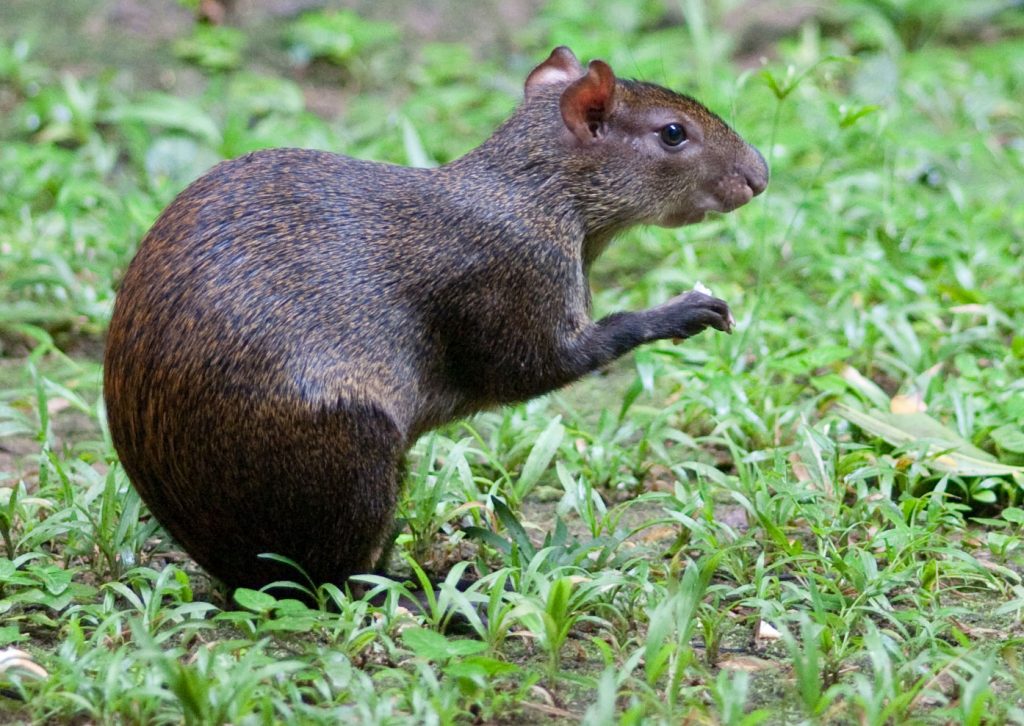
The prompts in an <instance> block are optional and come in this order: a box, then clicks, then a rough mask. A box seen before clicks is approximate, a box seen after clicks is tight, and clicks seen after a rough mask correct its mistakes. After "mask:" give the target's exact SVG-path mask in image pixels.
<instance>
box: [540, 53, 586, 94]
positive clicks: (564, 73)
mask: <svg viewBox="0 0 1024 726" xmlns="http://www.w3.org/2000/svg"><path fill="white" fill-rule="evenodd" d="M582 75H583V66H581V65H580V62H579V61H578V60H576V56H575V55H573V52H572V51H571V50H569V49H568V48H566V47H565V46H564V45H560V46H558V47H557V48H555V49H554V50H553V51H551V55H549V56H548V59H547V60H546V61H544V62H543V63H541V64H540V65H539V66H537V67H536V68H534V69H533V70H532V71H530V75H528V76H527V77H526V98H527V99H529V98H530V97H531V96H532V95H533V94H535V93H536V92H537V90H538V89H539V88H541V87H542V86H550V85H554V84H557V83H571V82H572V81H575V80H576V79H577V78H579V77H580V76H582Z"/></svg>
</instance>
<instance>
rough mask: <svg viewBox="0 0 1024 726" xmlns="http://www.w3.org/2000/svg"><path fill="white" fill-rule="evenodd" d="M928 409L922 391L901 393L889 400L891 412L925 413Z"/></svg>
mask: <svg viewBox="0 0 1024 726" xmlns="http://www.w3.org/2000/svg"><path fill="white" fill-rule="evenodd" d="M927 410H928V404H926V403H925V402H924V394H922V393H921V392H920V391H913V392H911V393H907V394H903V393H901V394H899V395H896V396H893V397H892V400H891V401H889V413H924V412H925V411H927Z"/></svg>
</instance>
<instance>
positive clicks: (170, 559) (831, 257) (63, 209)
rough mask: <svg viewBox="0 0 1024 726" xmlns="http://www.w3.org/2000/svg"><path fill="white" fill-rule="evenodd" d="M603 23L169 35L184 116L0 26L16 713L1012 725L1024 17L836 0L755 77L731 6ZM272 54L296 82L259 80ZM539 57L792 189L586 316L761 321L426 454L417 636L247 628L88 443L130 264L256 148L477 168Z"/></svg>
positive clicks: (711, 227)
mask: <svg viewBox="0 0 1024 726" xmlns="http://www.w3.org/2000/svg"><path fill="white" fill-rule="evenodd" d="M598 5H600V6H601V8H599V9H598V10H594V9H593V6H594V4H593V3H582V2H578V1H577V0H557V1H554V2H550V3H548V4H547V5H546V6H545V7H544V8H543V9H542V10H541V11H540V12H539V13H538V14H537V15H536V17H534V19H533V20H532V21H531V22H530V23H529V24H528V26H527V27H526V28H525V29H523V30H522V31H521V32H520V33H519V34H518V35H517V36H516V37H515V38H514V39H513V41H512V46H511V48H510V49H509V50H508V51H505V52H498V51H497V50H496V49H493V48H470V47H467V46H465V45H461V44H452V43H447V44H446V43H431V44H427V45H423V46H415V47H414V46H411V45H408V44H396V43H395V42H394V40H393V39H394V38H395V37H399V34H400V33H401V31H400V30H399V29H398V28H397V26H395V25H393V24H385V25H380V24H378V23H376V22H373V23H371V22H368V21H364V20H360V19H358V18H357V17H356V16H349V15H344V16H337V15H331V14H326V15H324V14H317V13H313V14H308V15H306V16H303V17H301V18H299V19H296V20H293V21H292V20H289V21H280V22H278V23H277V24H270V25H267V26H261V27H256V28H253V27H248V28H244V29H243V30H241V31H239V30H237V29H235V28H230V29H223V30H224V31H225V32H220V31H221V30H222V29H214V28H197V29H195V31H194V32H193V31H190V30H187V29H186V30H184V31H182V32H181V33H180V37H178V38H176V39H175V40H174V41H173V42H170V43H168V44H167V45H168V47H170V49H171V52H172V53H177V59H175V58H174V57H168V56H163V57H161V56H157V57H156V58H155V59H154V60H155V61H156V62H159V63H166V64H168V67H172V68H177V69H183V68H192V69H193V70H192V71H191V73H193V74H195V73H196V71H195V69H196V68H199V69H201V71H202V73H201V75H199V76H197V77H198V78H199V81H198V82H197V83H196V84H195V88H194V89H191V90H180V92H177V93H169V92H167V91H164V90H160V89H159V88H156V87H149V88H146V87H141V86H136V85H135V84H133V83H131V82H126V80H125V78H124V77H123V76H122V75H118V74H117V73H111V72H106V71H103V70H99V71H96V72H86V73H78V74H68V73H65V72H61V71H60V70H59V69H58V68H57V67H55V66H53V65H50V64H49V63H48V60H47V57H46V54H45V53H46V50H45V38H41V37H39V36H36V42H37V44H38V45H40V46H41V47H40V49H39V50H33V38H32V37H30V35H31V34H24V35H23V34H20V33H19V31H18V26H17V25H16V24H10V23H3V22H0V26H2V27H4V28H5V30H4V31H2V32H3V33H4V34H5V35H4V37H3V41H2V42H0V382H2V384H3V385H2V386H0V543H2V549H0V615H2V617H0V647H3V646H9V647H16V648H18V649H20V650H21V651H24V652H25V653H26V655H27V660H22V661H16V660H15V659H14V658H13V656H11V655H10V654H7V655H6V656H2V655H0V688H2V692H3V694H4V695H3V696H2V697H0V719H3V720H10V721H26V722H39V721H43V722H53V723H66V722H69V721H74V722H90V721H93V722H103V723H107V722H115V723H117V722H125V723H165V722H169V723H182V722H184V723H203V724H206V723H236V724H243V723H245V724H249V723H271V722H279V721H295V722H302V723H307V722H308V723H319V722H323V723H337V722H339V721H349V720H351V721H358V722H372V723H391V722H394V723H410V722H415V723H448V722H453V721H478V722H535V721H538V720H542V719H549V720H553V721H555V722H566V723H568V722H578V721H582V722H585V723H589V724H604V723H641V722H642V723H679V722H681V721H689V722H694V723H723V724H756V723H796V722H806V723H832V722H834V723H864V724H885V723H948V722H956V723H966V724H982V723H1003V722H1015V723H1020V722H1024V679H1022V676H1021V672H1022V671H1021V667H1020V659H1021V655H1022V653H1021V651H1022V649H1021V646H1022V643H1024V633H1022V630H1021V625H1020V618H1021V612H1022V610H1024V582H1022V579H1021V572H1022V564H1024V563H1022V555H1024V549H1022V547H1024V509H1022V507H1021V485H1022V484H1024V474H1022V469H1021V466H1024V337H1022V333H1021V332H1020V331H1021V330H1024V286H1022V285H1021V280H1022V279H1024V262H1022V261H1021V260H1022V259H1024V234H1022V231H1021V230H1022V229H1024V186H1022V185H1021V184H1019V183H1018V181H1019V179H1020V178H1021V173H1022V171H1024V102H1022V100H1021V99H1022V98H1024V60H1022V59H1024V41H1022V40H1021V33H1020V31H1021V29H1022V27H1024V24H1022V22H1021V20H1020V17H1019V13H1015V12H1014V11H1006V12H1000V11H999V9H998V8H997V7H996V6H995V5H992V6H991V7H989V6H988V4H986V3H978V4H964V8H965V9H957V8H953V7H952V6H950V7H948V8H946V7H944V6H943V8H942V9H941V10H936V8H938V7H940V6H934V5H933V4H930V3H920V2H913V1H911V0H907V1H905V2H884V3H883V2H871V3H868V2H855V1H853V0H849V1H848V2H843V3H837V4H834V7H833V9H832V10H830V11H828V14H827V15H824V16H819V17H818V18H817V19H816V20H811V21H809V22H807V23H805V24H803V25H802V26H801V27H800V28H797V29H795V30H794V31H793V32H791V33H789V34H788V35H787V36H786V37H783V38H782V39H781V40H779V41H778V42H777V43H774V44H772V45H771V46H765V47H764V48H762V50H763V51H764V52H766V53H769V54H770V56H769V59H768V60H766V61H765V62H764V63H763V64H761V65H757V66H756V67H754V68H752V69H748V70H742V71H741V70H739V69H737V68H736V67H735V66H733V65H732V64H731V63H730V60H729V52H730V43H731V41H732V40H733V38H734V36H733V35H730V34H729V33H728V32H726V30H725V29H724V27H725V26H724V21H723V15H724V13H725V11H726V10H728V6H730V5H731V3H724V2H723V3H717V2H710V3H707V4H704V3H699V2H681V3H679V4H670V3H667V4H664V5H663V4H662V3H659V2H654V1H652V2H645V3H638V4H636V5H635V9H632V10H624V9H623V4H621V3H610V2H609V3H598ZM3 12H7V11H0V19H2V17H3V15H2V13H3ZM10 12H13V11H10ZM679 13H683V14H685V15H686V17H687V19H688V20H689V21H690V22H689V24H688V25H687V26H685V27H684V26H681V25H679V24H678V23H676V22H674V21H673V18H677V17H678V15H679ZM26 27H27V24H26ZM972 28H975V29H976V30H975V31H972V30H971V29H972ZM972 32H973V33H974V35H971V33H972ZM346 34H347V35H346ZM250 36H251V37H260V38H266V37H268V36H273V37H274V38H275V43H276V45H271V46H270V47H276V48H281V49H282V51H281V52H280V53H278V54H277V55H274V54H273V53H268V54H267V56H266V59H265V62H263V63H261V64H259V65H258V66H256V65H255V64H247V63H246V61H245V58H246V50H245V49H246V48H247V43H248V44H249V45H252V44H253V41H252V40H250V39H249V38H250ZM556 44H567V45H570V46H572V47H573V48H574V49H575V50H576V51H577V53H578V54H579V55H580V56H581V57H583V58H589V57H595V56H601V57H603V58H605V59H606V60H608V61H609V62H610V63H611V64H612V67H613V68H616V69H617V70H618V71H619V72H620V73H621V74H622V75H627V76H632V75H635V76H639V77H642V78H645V79H647V80H652V81H655V82H660V83H664V84H666V85H670V86H672V87H675V88H679V89H682V90H688V91H691V92H695V93H698V94H699V95H700V96H701V98H702V99H703V100H705V101H706V102H707V103H708V104H709V105H710V106H711V107H712V108H714V109H716V110H717V111H719V112H720V113H721V114H722V115H723V116H724V117H726V118H727V119H728V120H729V121H730V122H731V123H733V124H734V125H735V126H736V128H737V129H738V130H739V131H740V132H741V133H742V134H743V135H744V136H745V137H746V138H747V139H749V140H750V141H751V142H752V143H754V144H755V145H757V146H758V147H759V148H761V149H762V151H764V152H765V155H766V157H768V158H769V160H770V163H771V167H772V172H773V180H772V184H771V187H770V188H769V191H768V192H767V193H766V195H765V196H764V197H763V198H762V199H759V200H756V201H755V202H754V203H752V204H751V205H749V207H747V208H745V209H743V210H740V211H738V212H737V213H734V214H732V215H729V216H727V217H722V218H718V219H714V220H711V221H708V222H706V223H704V224H702V225H700V226H696V227H691V228H686V229H683V230H658V229H640V230H636V231H634V232H631V233H630V234H628V235H626V236H624V237H623V238H622V239H620V240H618V241H617V242H616V243H615V244H614V245H613V246H612V247H611V248H610V249H609V251H608V253H607V254H606V255H605V257H604V258H602V260H601V261H599V262H598V264H597V265H596V266H595V274H594V286H595V308H596V311H595V312H596V313H597V314H603V313H606V312H610V311H613V310H616V309H621V308H631V309H638V308H640V307H643V306H647V305H652V304H655V303H657V302H661V301H663V300H665V299H667V297H669V296H670V295H672V294H674V293H676V292H678V291H680V290H683V289H688V288H690V287H692V286H693V284H694V282H695V281H698V280H699V281H702V282H703V283H705V284H706V285H708V286H709V287H711V288H712V289H713V290H714V291H715V293H716V294H717V295H719V296H720V297H723V298H725V299H727V300H728V301H729V302H730V304H731V306H732V309H733V311H734V314H735V315H736V316H737V318H738V320H739V321H740V325H739V329H738V331H737V332H736V333H735V334H733V335H732V336H728V337H727V336H722V335H712V334H705V335H703V336H701V337H699V338H697V339H694V340H692V341H688V342H687V343H685V344H681V345H677V344H673V343H670V342H662V343H658V344H656V345H653V346H649V347H647V348H644V349H642V350H640V351H637V353H636V354H635V355H634V356H632V357H630V358H628V359H627V360H625V361H623V362H621V363H620V364H619V365H617V366H615V367H614V368H613V369H612V370H610V371H609V372H607V373H606V374H603V375H601V376H595V377H592V378H589V379H587V380H584V381H581V382H580V383H578V384H576V385H575V386H573V387H570V388H568V389H566V390H565V391H562V392H559V393H557V394H554V395H551V396H548V397H546V398H543V399H539V400H536V401H533V402H530V403H528V404H526V405H523V406H519V407H515V408H508V409H503V410H500V411H493V412H489V413H485V414H482V415H479V416H477V417H475V418H473V419H471V420H469V421H466V422H462V423H459V424H455V425H452V426H449V427H447V428H445V429H443V430H441V431H438V432H435V433H433V434H430V435H428V436H426V437H424V438H423V439H422V440H421V441H420V442H418V444H417V445H416V447H415V449H414V451H413V453H412V456H411V461H410V466H409V471H410V474H409V477H408V482H407V493H406V499H405V503H404V505H403V517H404V518H405V520H406V522H407V525H408V526H407V527H406V529H405V531H404V532H403V534H402V535H401V536H400V537H399V542H398V548H397V558H398V562H399V563H402V564H404V567H405V568H406V571H407V572H408V573H409V575H408V579H409V582H410V583H415V582H417V581H421V580H425V579H426V578H427V576H428V574H427V573H428V572H433V573H435V574H436V575H437V576H439V577H440V578H441V581H442V583H443V584H442V585H441V586H440V587H439V588H438V591H437V593H436V596H434V597H432V598H429V599H428V601H427V602H426V603H425V604H424V606H423V609H422V612H416V611H413V612H410V611H409V610H407V609H406V607H403V604H407V601H406V600H403V599H402V598H401V596H402V595H403V593H405V592H406V591H407V588H408V587H409V586H408V585H407V584H406V583H404V582H401V581H392V580H386V579H381V578H372V577H368V578H366V583H367V584H368V586H369V587H368V588H367V589H368V590H369V593H368V595H367V597H364V598H362V599H353V598H351V597H349V596H347V595H346V594H345V593H343V592H341V591H339V590H338V589H337V588H333V587H319V588H318V587H317V584H316V583H309V584H303V586H304V587H308V588H309V589H310V590H311V591H312V592H313V593H314V595H315V597H316V599H317V600H318V601H319V602H320V603H321V604H322V606H323V607H322V608H319V609H316V608H313V609H311V608H308V607H306V606H305V605H303V604H302V603H301V602H299V601H298V600H294V599H291V597H290V595H291V594H293V593H289V592H287V591H282V590H275V591H273V592H269V593H258V592H252V591H244V590H243V591H240V592H239V593H237V594H236V596H235V598H234V600H232V601H226V600H225V597H224V595H223V593H222V592H221V591H220V590H219V589H218V587H217V586H216V584H215V583H210V582H209V581H208V580H207V578H205V576H204V575H203V574H202V573H201V572H199V571H198V570H197V569H196V568H195V566H194V565H193V564H192V563H191V562H190V561H189V560H188V559H187V557H185V556H184V555H183V553H181V552H180V551H179V550H177V548H176V546H175V544H174V543H173V542H172V541H170V540H169V539H168V538H167V537H166V535H165V534H164V533H163V532H162V530H160V528H159V527H158V525H157V524H156V523H155V521H154V520H152V519H151V518H150V517H149V515H148V514H147V512H146V510H145V508H144V506H143V505H142V504H141V502H140V500H139V499H138V497H137V496H136V495H135V494H134V492H133V490H132V489H131V487H130V486H129V484H128V482H127V480H126V478H125V476H124V473H123V471H122V470H121V469H120V467H119V466H118V464H117V461H116V456H115V454H114V452H113V450H112V448H111V446H110V442H109V438H108V436H107V434H106V431H105V428H104V423H103V412H102V406H101V403H100V363H99V360H100V351H101V345H100V341H101V339H102V332H103V330H104V328H105V326H106V324H107V321H108V319H109V315H110V309H111V304H112V301H113V298H114V294H115V289H116V284H117V280H118V279H119V276H120V274H121V272H122V271H123V269H124V267H125V265H126V264H127V262H128V261H129V260H130V258H131V255H132V253H133V251H134V248H135V245H136V244H137V241H138V240H139V239H140V238H141V236H142V234H143V233H144V232H145V230H146V228H147V227H148V225H149V224H150V223H151V222H152V220H153V219H154V218H155V216H156V214H157V213H158V212H159V210H160V209H161V208H162V207H163V206H164V205H165V204H166V203H167V202H169V201H170V199H171V198H173V196H174V194H175V193H176V192H177V191H178V190H180V189H181V188H182V187H183V186H184V184H186V183H187V182H188V181H189V180H190V179H192V178H194V177H195V176H197V175H198V174H200V173H201V172H202V171H203V170H204V169H205V168H206V167H207V166H209V165H210V164H211V163H213V162H214V161H216V160H217V159H220V158H222V157H228V156H235V155H237V154H240V153H244V152H245V151H248V150H250V149H253V148H259V147H263V146H283V145H301V146H316V147H320V148H330V149H335V150H338V151H342V152H344V153H349V154H352V155H355V156H359V157H364V158H376V159H383V160H387V161H393V162H397V163H433V162H444V161H447V160H449V159H452V158H454V157H456V156H458V155H459V154H460V153H463V152H465V151H466V150H467V149H469V148H471V147H472V146H474V145H475V144H476V143H478V142H479V141H480V140H482V139H483V138H484V137H485V136H486V135H487V133H489V131H490V130H491V129H493V128H494V127H495V126H496V125H497V123H498V122H499V121H500V120H501V118H503V116H504V115H505V114H507V113H508V111H509V110H510V109H511V108H512V107H513V105H514V103H515V102H516V98H517V94H518V89H519V84H520V83H521V80H522V78H524V77H525V74H526V72H527V71H528V70H529V68H530V67H531V65H532V64H533V63H536V62H537V61H538V60H539V59H541V58H543V57H544V56H545V55H546V52H547V51H548V50H549V49H550V47H551V46H553V45H556ZM400 48H401V49H400ZM121 52H123V50H122V51H121ZM474 59H476V60H474ZM296 68H300V69H302V74H298V75H297V72H296V70H295V69H296ZM122 70H125V69H122ZM139 73H140V76H141V77H148V76H146V73H145V72H144V71H142V70H140V71H139ZM297 77H301V79H302V81H301V83H300V82H298V81H296V80H295V79H296V78H297ZM302 84H306V85H305V86H303V85H302ZM309 84H320V85H321V86H328V85H331V86H333V87H338V88H341V89H342V90H343V92H346V93H347V94H348V95H347V96H346V98H345V103H344V112H343V113H341V114H340V115H339V116H338V117H337V118H323V117H320V116H317V115H314V114H313V113H311V112H310V111H308V110H307V109H306V102H305V98H306V97H305V96H304V94H303V91H304V90H308V89H309V87H310V86H309ZM470 574H472V575H473V576H474V577H478V578H479V579H477V580H476V582H475V583H474V584H473V585H471V586H470V587H469V588H468V589H460V588H459V587H456V584H457V581H458V580H459V579H460V577H463V576H465V575H470ZM296 579H297V580H299V581H300V582H301V576H300V575H299V574H298V573H297V576H296ZM453 622H458V623H459V624H460V630H461V633H452V632H451V631H450V630H446V629H445V626H446V625H449V624H451V623H453ZM31 662H34V663H36V664H38V666H41V667H42V668H43V669H45V675H41V674H40V672H39V671H38V669H37V668H33V667H32V666H31Z"/></svg>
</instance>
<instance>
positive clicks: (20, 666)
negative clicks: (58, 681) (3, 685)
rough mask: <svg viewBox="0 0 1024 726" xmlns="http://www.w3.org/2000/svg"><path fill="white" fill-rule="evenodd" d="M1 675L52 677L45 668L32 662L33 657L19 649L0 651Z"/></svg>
mask: <svg viewBox="0 0 1024 726" xmlns="http://www.w3.org/2000/svg"><path fill="white" fill-rule="evenodd" d="M0 673H10V674H12V675H13V674H18V675H21V676H26V675H27V676H31V677H32V678H48V677H49V675H50V674H49V673H47V672H46V669H45V668H43V667H42V666H41V665H39V664H38V663H36V662H35V661H34V660H32V656H30V655H29V654H28V653H26V652H25V651H23V650H18V649H17V648H6V649H4V650H0Z"/></svg>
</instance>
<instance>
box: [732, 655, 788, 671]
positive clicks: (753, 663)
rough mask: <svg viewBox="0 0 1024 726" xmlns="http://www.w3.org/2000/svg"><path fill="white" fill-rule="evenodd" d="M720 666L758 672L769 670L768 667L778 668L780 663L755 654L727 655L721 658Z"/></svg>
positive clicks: (733, 669)
mask: <svg viewBox="0 0 1024 726" xmlns="http://www.w3.org/2000/svg"><path fill="white" fill-rule="evenodd" d="M718 667H719V668H724V669H725V670H727V671H746V672H747V673H756V672H758V671H763V670H767V669H768V668H778V667H779V664H778V663H776V662H775V661H772V660H767V659H765V658H758V657H757V656H753V655H734V656H727V657H725V658H722V659H721V660H719V661H718Z"/></svg>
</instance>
